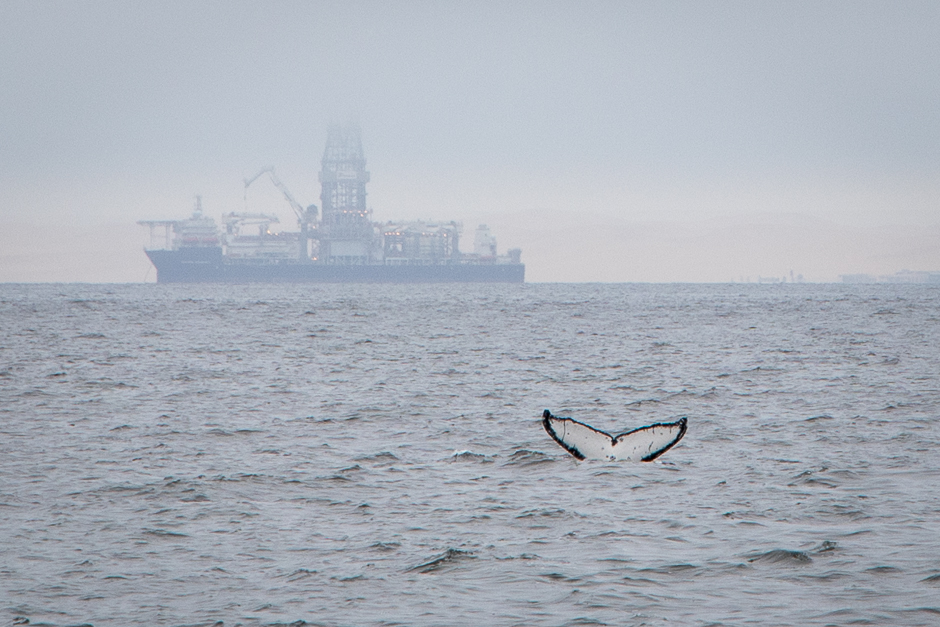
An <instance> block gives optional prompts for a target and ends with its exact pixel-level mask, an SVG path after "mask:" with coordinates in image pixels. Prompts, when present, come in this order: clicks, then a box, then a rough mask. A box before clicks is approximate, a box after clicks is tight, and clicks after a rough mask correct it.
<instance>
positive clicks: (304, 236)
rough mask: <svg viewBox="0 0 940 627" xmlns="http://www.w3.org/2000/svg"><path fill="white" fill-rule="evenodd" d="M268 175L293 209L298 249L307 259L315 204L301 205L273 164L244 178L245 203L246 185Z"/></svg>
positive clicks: (302, 256) (315, 218)
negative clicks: (298, 229)
mask: <svg viewBox="0 0 940 627" xmlns="http://www.w3.org/2000/svg"><path fill="white" fill-rule="evenodd" d="M265 174H267V175H268V179H270V181H271V183H273V184H274V187H276V188H277V189H278V190H279V191H280V192H281V194H283V195H284V198H285V200H287V204H289V205H290V208H291V209H292V210H293V211H294V214H295V215H296V216H297V225H298V226H299V227H300V251H301V259H304V258H306V259H309V258H310V257H309V254H308V248H307V247H308V244H307V241H308V240H309V239H310V235H311V234H310V225H311V224H314V223H315V222H316V220H317V206H316V205H308V206H307V207H306V208H304V207H303V205H301V204H300V203H299V202H297V200H295V199H294V195H293V194H291V193H290V190H289V189H287V186H286V185H284V183H282V182H281V179H279V178H277V174H275V173H274V166H267V167H265V168H261V170H260V171H259V172H258V173H257V174H255V175H254V176H252V177H251V178H246V179H245V205H246V207H247V205H248V187H249V186H251V184H252V183H254V182H255V181H257V180H258V179H259V178H261V177H262V176H264V175H265Z"/></svg>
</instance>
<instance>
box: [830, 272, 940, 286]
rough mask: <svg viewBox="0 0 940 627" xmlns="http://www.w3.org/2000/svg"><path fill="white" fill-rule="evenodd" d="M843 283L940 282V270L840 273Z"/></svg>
mask: <svg viewBox="0 0 940 627" xmlns="http://www.w3.org/2000/svg"><path fill="white" fill-rule="evenodd" d="M839 278H840V279H842V282H843V283H940V272H914V271H911V270H901V271H900V272H895V273H894V274H884V275H880V276H874V275H871V274H840V275H839Z"/></svg>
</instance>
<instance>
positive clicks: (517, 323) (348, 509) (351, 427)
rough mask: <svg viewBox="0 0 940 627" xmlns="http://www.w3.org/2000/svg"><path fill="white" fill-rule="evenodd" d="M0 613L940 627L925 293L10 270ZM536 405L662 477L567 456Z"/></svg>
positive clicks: (274, 620)
mask: <svg viewBox="0 0 940 627" xmlns="http://www.w3.org/2000/svg"><path fill="white" fill-rule="evenodd" d="M0 330H2V333H0V625H27V624H28V625H34V626H35V625H96V626H102V625H116V626H118V625H188V626H192V625H214V626H216V627H218V626H220V625H225V626H230V625H297V626H299V625H330V626H332V625H344V626H345V625H559V626H561V625H665V624H680V625H937V624H940V496H938V495H940V453H938V450H940V426H938V421H940V287H931V286H923V285H906V286H905V285H894V286H892V285H867V286H866V285H586V284H581V285H561V284H554V285H553V284H527V285H508V286H507V285H463V286H459V285H443V286H440V285H435V286H420V285H419V286H400V285H399V286H395V285H355V286H350V285H347V286H343V285H326V286H297V285H276V286H261V285H257V286H212V285H193V286H185V285H184V286H174V285H152V284H151V285H126V286H125V285H117V286H115V285H0ZM545 408H549V409H551V410H552V412H553V413H555V414H556V415H560V416H571V417H574V418H576V419H579V420H582V421H585V422H588V423H590V424H592V425H594V426H596V427H598V428H601V429H605V430H607V431H610V432H613V433H619V432H621V431H626V430H629V429H633V428H636V427H639V426H642V425H645V424H649V423H652V422H659V421H671V420H675V419H677V418H678V417H680V416H688V420H689V429H688V433H687V434H686V436H685V438H684V439H683V440H682V441H681V442H680V443H679V444H678V445H677V446H676V447H675V448H673V449H671V450H670V451H669V452H667V453H666V454H665V455H663V456H662V457H661V458H659V460H657V461H656V462H654V463H648V464H640V463H623V462H621V463H609V462H579V461H577V460H576V459H574V458H573V457H572V456H570V455H569V454H568V453H566V452H565V451H564V450H562V449H561V448H560V447H559V446H557V445H556V444H555V443H554V442H553V441H552V440H551V439H550V438H549V437H548V436H547V434H546V433H545V432H544V431H543V429H542V426H541V424H540V421H539V416H540V414H541V412H542V410H543V409H545Z"/></svg>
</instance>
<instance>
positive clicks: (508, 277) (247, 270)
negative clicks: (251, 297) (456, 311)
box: [146, 247, 525, 283]
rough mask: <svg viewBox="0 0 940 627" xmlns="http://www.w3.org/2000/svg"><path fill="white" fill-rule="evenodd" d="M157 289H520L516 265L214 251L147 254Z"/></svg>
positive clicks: (520, 267)
mask: <svg viewBox="0 0 940 627" xmlns="http://www.w3.org/2000/svg"><path fill="white" fill-rule="evenodd" d="M146 252H147V256H148V257H149V258H150V261H151V262H152V263H153V265H154V267H155V268H156V269H157V283H523V282H524V281H525V264H522V263H492V264H488V263H452V264H433V265H348V266H347V265H326V264H317V263H297V262H285V261H280V262H263V261H233V260H229V259H226V258H225V257H224V256H223V255H222V249H221V248H216V247H205V248H191V249H180V250H148V251H146Z"/></svg>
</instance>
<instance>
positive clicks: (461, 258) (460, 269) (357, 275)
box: [138, 124, 525, 283]
mask: <svg viewBox="0 0 940 627" xmlns="http://www.w3.org/2000/svg"><path fill="white" fill-rule="evenodd" d="M265 174H266V175H267V176H268V178H269V179H270V180H271V182H272V184H274V186H275V187H277V188H278V189H279V190H280V191H281V193H282V194H283V195H284V198H285V199H286V200H287V202H288V204H290V206H291V209H292V210H293V212H294V214H295V215H296V217H297V224H298V230H297V231H281V232H279V233H274V232H272V231H271V230H270V225H271V224H272V223H277V222H278V218H277V216H273V215H269V214H262V213H248V212H232V213H227V214H224V215H223V216H222V224H223V225H224V230H220V229H219V228H218V226H217V225H216V223H215V221H214V220H213V219H212V218H209V217H206V216H205V215H204V214H203V209H202V201H201V199H200V198H199V197H198V196H197V197H196V208H195V210H194V212H193V215H192V217H190V218H189V219H186V220H142V221H140V222H138V224H141V225H144V226H148V227H150V242H151V243H150V246H149V247H148V248H147V249H146V253H147V256H148V257H149V258H150V260H151V262H152V263H153V265H154V266H155V267H156V269H157V282H159V283H181V282H190V283H191V282H220V283H247V282H263V283H270V282H334V283H346V282H359V283H369V282H372V283H440V282H460V283H465V282H504V283H522V282H523V281H524V280H525V265H524V264H523V263H522V262H521V261H520V258H521V255H522V251H521V250H519V249H518V248H516V249H511V250H509V251H508V252H507V253H506V254H505V255H499V254H498V253H497V249H496V239H495V238H494V237H493V236H492V235H491V234H490V231H489V228H488V227H487V226H486V225H480V226H479V227H478V228H477V230H476V233H475V238H474V246H473V252H472V253H462V252H460V248H459V242H460V236H461V231H462V225H461V224H460V223H458V222H422V221H399V222H386V223H384V224H382V223H378V222H373V221H372V210H371V209H369V208H368V207H367V205H366V184H367V183H368V182H369V178H370V175H369V172H368V171H367V170H366V160H365V156H364V153H363V150H362V138H361V132H360V130H359V127H358V126H357V125H353V124H350V125H347V126H345V127H344V126H340V125H338V124H334V125H332V126H330V128H329V132H328V134H327V141H326V150H325V151H324V153H323V160H322V163H321V170H320V174H319V178H320V186H321V192H320V202H321V203H322V207H323V211H322V215H321V216H320V217H319V219H318V216H317V213H318V212H317V207H316V205H309V206H307V207H303V206H302V205H301V204H300V203H298V202H297V201H296V200H295V199H294V197H293V195H292V194H291V193H290V191H288V189H287V187H286V186H285V185H284V184H283V183H281V181H280V180H279V179H278V178H277V176H276V175H275V173H274V168H273V167H267V168H264V169H262V170H261V171H260V172H258V173H257V174H256V175H255V176H253V177H252V178H250V179H245V189H246V190H247V189H248V187H249V186H250V185H251V184H252V183H253V182H254V181H256V180H257V179H258V178H260V177H261V176H263V175H265ZM247 227H256V229H257V230H255V229H254V228H252V229H251V232H248V229H247ZM160 229H162V230H163V232H162V237H160V236H158V232H159V230H160Z"/></svg>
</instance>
